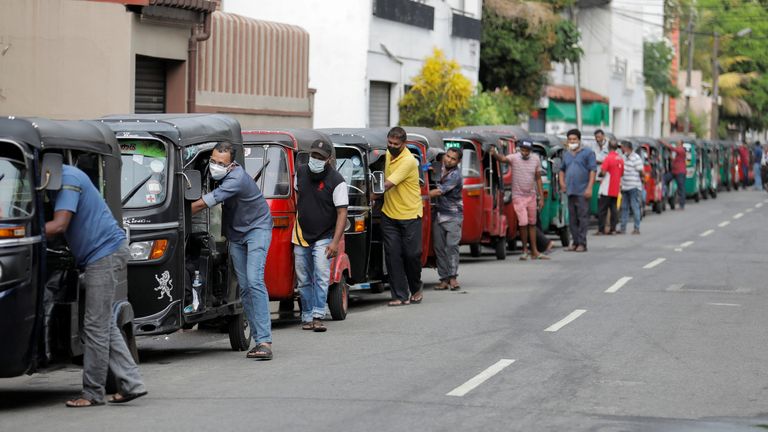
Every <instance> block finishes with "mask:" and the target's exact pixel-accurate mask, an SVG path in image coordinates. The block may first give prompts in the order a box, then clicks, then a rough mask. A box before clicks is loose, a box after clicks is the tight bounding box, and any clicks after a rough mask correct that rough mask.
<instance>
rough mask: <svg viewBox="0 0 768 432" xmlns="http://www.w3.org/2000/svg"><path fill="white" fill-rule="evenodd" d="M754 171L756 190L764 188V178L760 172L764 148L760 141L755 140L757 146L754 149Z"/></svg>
mask: <svg viewBox="0 0 768 432" xmlns="http://www.w3.org/2000/svg"><path fill="white" fill-rule="evenodd" d="M752 156H753V157H752V159H753V161H752V172H754V173H755V184H754V186H755V190H762V189H763V178H762V175H761V174H762V173H761V172H760V168H761V167H760V164H761V163H762V161H763V148H762V147H761V146H760V141H757V142H755V148H754V150H752Z"/></svg>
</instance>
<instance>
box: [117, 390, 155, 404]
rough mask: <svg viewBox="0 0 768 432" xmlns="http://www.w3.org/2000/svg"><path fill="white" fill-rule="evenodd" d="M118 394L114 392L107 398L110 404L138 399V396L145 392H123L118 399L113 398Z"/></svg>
mask: <svg viewBox="0 0 768 432" xmlns="http://www.w3.org/2000/svg"><path fill="white" fill-rule="evenodd" d="M119 394H120V393H115V394H114V395H112V397H110V398H109V401H108V402H109V403H111V404H121V403H126V402H130V401H132V400H134V399H138V398H140V397H142V396H146V394H147V392H146V391H143V392H138V393H127V394H124V395H120V399H115V396H117V395H119Z"/></svg>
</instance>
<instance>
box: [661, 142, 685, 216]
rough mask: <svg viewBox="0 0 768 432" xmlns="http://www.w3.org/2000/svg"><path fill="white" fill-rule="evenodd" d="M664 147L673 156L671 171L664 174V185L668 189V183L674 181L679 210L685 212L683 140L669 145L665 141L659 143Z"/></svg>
mask: <svg viewBox="0 0 768 432" xmlns="http://www.w3.org/2000/svg"><path fill="white" fill-rule="evenodd" d="M661 143H662V144H663V145H664V147H666V148H667V150H669V151H670V152H672V153H673V154H674V155H675V158H674V159H672V169H671V170H670V172H668V173H665V174H664V185H665V186H666V187H667V188H669V183H670V182H672V180H673V179H674V180H675V183H677V197H678V204H679V205H680V207H679V208H680V210H685V172H686V166H685V163H686V162H685V147H683V140H678V142H676V143H673V144H669V143H668V142H666V141H661Z"/></svg>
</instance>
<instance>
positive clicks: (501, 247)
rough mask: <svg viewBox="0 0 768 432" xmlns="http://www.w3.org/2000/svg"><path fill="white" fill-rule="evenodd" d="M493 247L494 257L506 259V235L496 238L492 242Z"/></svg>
mask: <svg viewBox="0 0 768 432" xmlns="http://www.w3.org/2000/svg"><path fill="white" fill-rule="evenodd" d="M494 247H495V249H496V259H497V260H499V261H504V260H505V259H507V237H506V236H500V237H497V238H496V242H495V243H494Z"/></svg>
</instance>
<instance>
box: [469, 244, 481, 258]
mask: <svg viewBox="0 0 768 432" xmlns="http://www.w3.org/2000/svg"><path fill="white" fill-rule="evenodd" d="M469 255H470V256H471V257H473V258H477V257H479V256H480V245H479V244H471V245H469Z"/></svg>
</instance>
